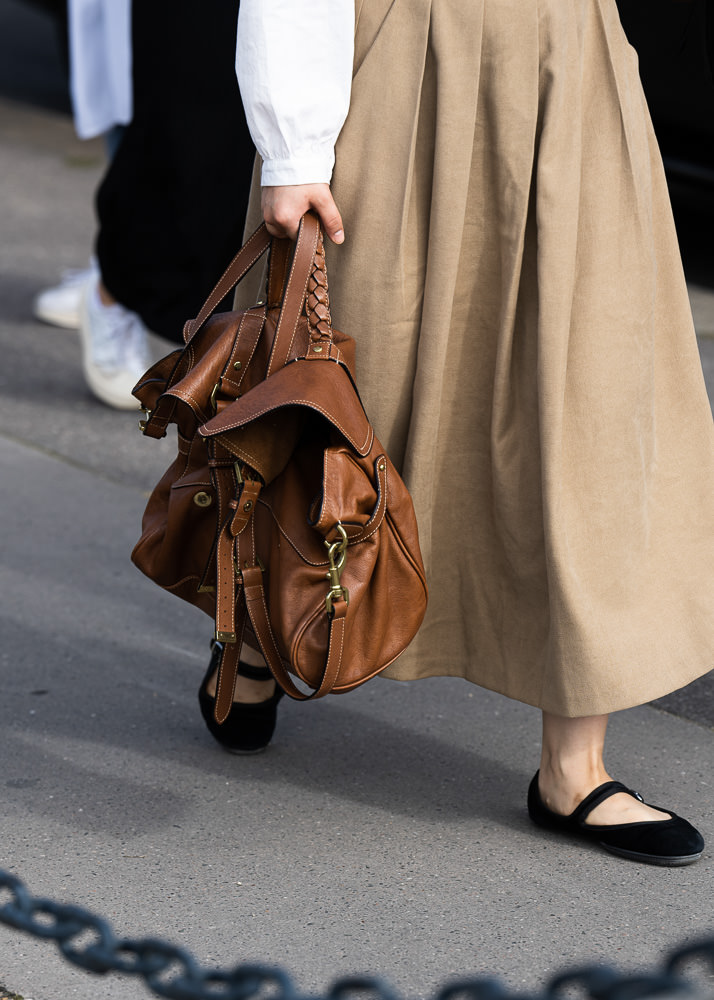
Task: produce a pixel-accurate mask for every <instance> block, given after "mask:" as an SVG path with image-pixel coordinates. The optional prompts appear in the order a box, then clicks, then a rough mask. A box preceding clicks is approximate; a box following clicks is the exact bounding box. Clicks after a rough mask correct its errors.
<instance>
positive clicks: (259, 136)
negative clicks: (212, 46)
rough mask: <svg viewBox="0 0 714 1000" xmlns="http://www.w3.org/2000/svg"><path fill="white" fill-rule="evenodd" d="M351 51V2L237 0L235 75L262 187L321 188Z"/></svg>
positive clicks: (344, 102)
mask: <svg viewBox="0 0 714 1000" xmlns="http://www.w3.org/2000/svg"><path fill="white" fill-rule="evenodd" d="M353 50H354V0H241V4H240V10H239V15H238V43H237V48H236V73H237V76H238V83H239V85H240V91H241V96H242V98H243V105H244V107H245V113H246V118H247V121H248V128H249V129H250V134H251V136H252V137H253V142H254V143H255V146H256V149H257V150H258V152H259V153H260V156H261V158H262V160H263V173H262V183H263V185H264V186H269V185H276V184H313V183H318V182H328V183H329V181H330V178H331V177H332V168H333V166H334V162H335V151H334V147H335V141H336V140H337V136H338V135H339V132H340V129H341V128H342V125H343V123H344V120H345V118H346V117H347V111H348V109H349V104H350V89H351V84H352V59H353Z"/></svg>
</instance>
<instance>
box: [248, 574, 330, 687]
mask: <svg viewBox="0 0 714 1000" xmlns="http://www.w3.org/2000/svg"><path fill="white" fill-rule="evenodd" d="M242 576H243V596H244V598H245V605H246V609H247V611H248V616H249V618H250V623H251V625H252V626H253V632H254V633H255V637H256V639H257V640H258V643H259V645H260V650H261V652H262V654H263V656H264V657H265V662H266V663H267V664H268V666H269V667H270V669H271V671H272V673H273V676H274V677H275V680H276V681H277V682H278V684H279V685H280V686H281V688H282V689H283V690H284V691H285V692H286V694H289V695H290V697H291V698H294V699H295V700H296V701H312V700H313V699H316V698H324V696H325V695H326V694H329V693H330V692H331V691H332V689H333V688H334V686H335V684H336V683H337V680H338V678H339V675H340V667H341V666H342V654H343V651H344V641H345V628H346V616H347V602H346V601H343V600H339V601H335V603H334V605H333V613H332V616H331V617H330V633H329V642H328V647H327V659H326V662H325V669H324V671H323V674H322V679H321V681H320V684H319V686H318V687H317V688H316V689H315V690H314V691H313V692H312V694H305V692H304V691H301V690H300V689H299V688H298V687H296V685H295V684H294V683H293V680H292V678H291V677H290V674H289V673H288V672H287V670H286V669H285V667H284V666H283V661H282V658H281V656H280V653H279V652H278V647H277V645H276V642H275V636H274V635H273V630H272V628H271V627H270V619H269V617H268V607H267V604H266V601H265V591H264V589H263V573H262V570H261V569H260V567H259V566H251V567H248V568H246V569H243V570H242ZM325 614H327V611H326V612H325Z"/></svg>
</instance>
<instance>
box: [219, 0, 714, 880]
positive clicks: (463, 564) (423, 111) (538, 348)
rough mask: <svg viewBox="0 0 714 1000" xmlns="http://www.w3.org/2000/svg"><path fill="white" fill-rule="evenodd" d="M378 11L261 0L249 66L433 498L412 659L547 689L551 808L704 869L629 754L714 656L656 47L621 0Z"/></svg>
mask: <svg viewBox="0 0 714 1000" xmlns="http://www.w3.org/2000/svg"><path fill="white" fill-rule="evenodd" d="M356 14H357V16H356V22H355V21H354V20H353V15H354V11H353V0H300V2H297V0H243V3H242V4H241V12H240V19H239V32H238V57H237V66H238V74H239V81H240V84H241V90H242V94H243V100H244V105H245V108H246V114H247V118H248V123H249V127H250V129H251V133H252V136H253V139H254V141H255V144H256V146H257V148H258V151H259V152H260V154H261V156H262V158H263V173H262V185H263V188H262V214H263V217H264V218H265V220H266V222H267V225H268V228H269V230H270V232H271V233H273V234H274V235H276V236H291V237H292V236H294V234H295V232H296V229H297V225H298V221H299V219H300V217H301V215H302V214H303V213H304V212H305V211H306V210H307V209H310V208H312V209H314V210H315V211H316V212H317V213H318V214H319V216H320V218H321V220H322V223H323V226H324V228H325V231H326V232H327V234H328V236H330V237H331V239H332V240H333V241H334V243H336V244H341V243H343V241H344V245H343V246H340V247H339V248H334V249H333V250H332V252H331V254H330V257H329V260H328V264H329V279H330V290H331V300H332V306H333V318H334V321H335V325H336V326H337V327H338V328H340V329H343V330H345V331H346V332H349V333H351V334H352V335H353V336H355V337H356V339H357V343H358V350H359V355H358V378H359V384H360V391H361V394H362V397H363V400H364V402H365V406H366V409H367V412H368V414H369V416H370V418H371V420H372V422H373V424H374V426H375V429H376V432H377V434H378V436H379V438H380V440H381V441H382V442H383V443H384V445H385V446H386V447H387V449H388V450H389V452H390V454H391V456H392V458H393V459H394V460H395V462H396V463H397V465H398V466H400V467H401V469H402V471H403V475H404V478H405V480H406V483H407V485H408V487H409V489H410V491H411V493H412V496H413V498H414V502H415V506H416V510H417V517H418V520H419V526H420V538H421V543H422V551H423V555H424V558H425V563H426V567H427V574H428V577H429V583H430V604H429V609H428V612H427V618H426V620H425V622H424V625H423V627H422V629H421V631H420V633H419V635H418V636H417V638H416V639H415V640H414V642H413V643H412V645H411V646H410V648H409V649H408V650H407V651H406V653H405V654H404V655H403V656H402V657H401V658H400V659H399V660H398V661H397V662H396V664H395V665H394V666H393V667H392V668H390V670H389V671H388V672H387V674H388V675H389V676H391V677H394V678H397V679H402V680H411V679H414V678H418V677H425V676H433V675H452V676H453V675H455V676H463V677H465V678H466V679H468V680H471V681H473V682H475V683H477V684H480V685H483V686H485V687H487V688H490V689H492V690H495V691H500V692H501V693H503V694H506V695H508V696H509V697H512V698H516V699H518V700H521V701H524V702H527V703H528V704H531V705H535V706H537V707H538V708H540V709H541V710H542V713H543V750H542V757H541V762H540V770H539V772H538V773H537V774H536V776H535V778H534V779H533V782H532V784H531V788H530V791H529V810H530V814H531V817H532V819H533V820H534V821H535V822H536V823H538V824H540V825H542V826H545V827H548V828H551V829H556V830H562V831H563V832H570V833H577V834H579V835H583V836H586V837H589V838H591V839H594V840H596V841H597V842H598V843H600V844H601V845H602V846H604V847H606V848H607V849H608V850H611V851H613V852H615V853H618V854H622V855H623V856H625V857H629V858H632V859H634V860H639V861H647V862H651V863H655V864H666V865H679V864H687V863H689V862H691V861H694V860H696V859H697V858H698V857H700V855H701V852H702V849H703V840H702V838H701V836H700V834H699V833H698V832H697V831H696V830H695V829H694V828H693V827H692V826H691V825H690V824H689V823H687V822H686V821H684V820H682V819H680V818H678V817H676V816H675V814H673V813H671V812H665V811H662V810H658V809H655V808H654V807H651V806H648V805H646V804H645V803H644V802H642V801H641V800H640V799H639V798H638V797H637V796H635V794H634V793H632V792H630V791H629V790H628V789H626V788H625V786H623V785H620V784H619V783H617V782H612V781H611V779H610V776H609V775H608V773H607V771H606V769H605V765H604V763H603V746H604V740H605V730H606V725H607V717H608V714H609V713H610V712H613V711H616V710H618V709H623V708H627V707H630V706H633V705H636V704H641V703H643V702H646V701H649V700H651V699H653V698H656V697H659V696H661V695H664V694H666V693H667V692H669V691H671V690H673V689H675V688H677V687H680V686H682V685H684V684H686V683H688V682H689V681H691V680H693V679H694V678H695V677H697V676H700V675H701V674H703V673H705V672H707V671H708V670H710V669H711V667H712V666H713V665H714V654H713V652H712V651H713V649H714V609H713V607H712V600H711V595H712V593H714V586H713V585H714V428H713V427H712V419H711V412H710V409H709V403H708V400H707V396H706V391H705V386H704V382H703V378H702V373H701V368H700V364H699V357H698V352H697V347H696V341H695V336H694V331H693V327H692V320H691V315H690V311H689V303H688V299H687V292H686V286H685V283H684V278H683V274H682V269H681V263H680V260H679V255H678V249H677V245H676V237H675V232H674V227H673V223H672V218H671V213H670V209H669V203H668V197H667V191H666V186H665V180H664V176H663V171H662V166H661V162H660V158H659V154H658V151H657V149H656V145H655V142H654V138H653V133H652V129H651V125H650V121H649V116H648V113H647V109H646V106H645V101H644V97H643V94H642V90H641V86H640V82H639V77H638V73H637V64H636V57H635V54H634V51H633V50H632V49H631V48H630V46H629V45H628V43H627V41H626V39H625V36H624V34H623V31H622V27H621V24H620V21H619V17H618V14H617V9H616V7H615V3H614V0H573V2H570V3H567V4H563V3H561V2H560V0H527V2H525V3H524V2H523V0H474V2H468V3H466V2H465V0H357V4H356ZM353 32H354V51H353ZM351 71H352V73H353V77H352V80H351V81H350V72H351ZM350 82H351V91H350ZM348 106H349V113H347V109H348ZM345 116H346V118H345ZM343 119H344V126H343ZM338 134H339V139H337V136H338ZM335 140H337V142H336V158H335V167H334V172H333V171H332V164H333V146H334V143H335ZM333 192H334V200H333ZM338 206H339V209H338ZM343 219H344V225H343ZM253 221H257V219H256V218H255V215H254V219H253ZM249 224H250V220H249ZM246 656H247V657H248V658H249V659H250V660H251V662H253V663H256V662H257V660H256V658H255V657H254V656H253V655H252V654H248V653H246ZM209 676H210V671H209ZM255 676H256V675H255V674H254V675H253V678H252V679H251V680H250V681H239V684H238V687H237V692H236V699H237V702H236V705H237V707H236V712H237V713H239V714H241V713H242V715H243V717H244V718H245V717H246V716H247V717H250V714H251V709H250V706H246V705H245V704H240V703H241V702H245V701H246V700H248V699H252V700H253V701H259V702H260V700H261V699H265V698H266V696H267V695H270V694H271V693H272V688H271V687H270V683H271V682H265V683H264V684H262V683H261V681H260V680H256V679H255ZM248 684H250V685H251V690H250V692H248V691H247V687H245V685H248ZM261 686H262V691H261V690H260V688H261ZM205 694H206V692H205V690H204V695H205ZM272 697H273V700H274V699H275V695H273V696H272ZM267 704H268V702H265V701H263V702H262V705H263V708H265V706H267ZM274 710H275V705H274V704H273V705H272V709H271V711H272V717H273V718H274ZM256 711H258V710H256ZM268 728H269V727H268ZM266 732H267V730H266ZM219 738H220V736H219ZM267 738H268V739H269V738H270V736H269V733H268V736H267ZM266 742H267V740H266Z"/></svg>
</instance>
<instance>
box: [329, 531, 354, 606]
mask: <svg viewBox="0 0 714 1000" xmlns="http://www.w3.org/2000/svg"><path fill="white" fill-rule="evenodd" d="M337 530H338V532H339V534H340V537H339V538H338V539H337V540H336V541H334V542H327V541H326V542H325V546H326V548H327V558H328V559H329V560H330V568H329V570H328V571H327V573H325V576H326V577H327V579H328V580H329V581H330V591H329V593H328V595H327V597H326V598H325V607H326V608H327V613H328V615H331V614H332V605H333V601H339V600H342V601H344V602H345V604H349V603H350V595H349V591H348V590H347V587H343V586H342V584H341V583H340V577H341V576H342V571H343V570H344V568H345V563H346V562H347V532H346V531H345V529H344V528H343V527H342V525H341V524H340V523H339V521H338V522H337Z"/></svg>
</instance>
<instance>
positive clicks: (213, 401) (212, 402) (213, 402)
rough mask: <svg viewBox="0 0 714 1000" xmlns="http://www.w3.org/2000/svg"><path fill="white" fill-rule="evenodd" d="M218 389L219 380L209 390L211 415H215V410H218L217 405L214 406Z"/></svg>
mask: <svg viewBox="0 0 714 1000" xmlns="http://www.w3.org/2000/svg"><path fill="white" fill-rule="evenodd" d="M220 387H221V380H220V379H219V380H218V381H217V382H216V384H215V385H214V386H213V389H211V411H212V412H213V413H215V412H216V410H217V409H218V405H217V404H216V396H217V395H218V390H219V389H220Z"/></svg>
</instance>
